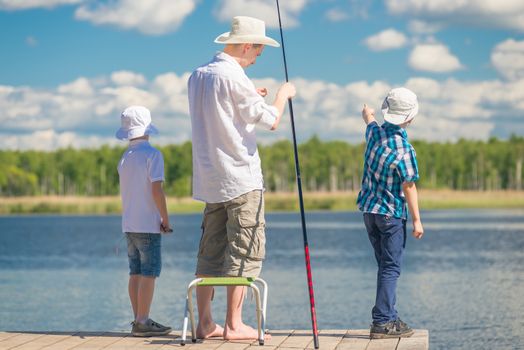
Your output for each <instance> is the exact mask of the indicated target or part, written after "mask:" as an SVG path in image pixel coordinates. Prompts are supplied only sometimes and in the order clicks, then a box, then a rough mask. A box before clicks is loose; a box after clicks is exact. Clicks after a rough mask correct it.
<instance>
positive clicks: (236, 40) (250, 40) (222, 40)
mask: <svg viewBox="0 0 524 350" xmlns="http://www.w3.org/2000/svg"><path fill="white" fill-rule="evenodd" d="M230 34H231V33H230V32H226V33H223V34H222V35H219V36H217V38H216V39H215V43H217V44H262V45H268V46H273V47H280V44H279V43H278V41H276V40H274V39H271V38H270V37H268V36H263V35H234V36H231V35H230Z"/></svg>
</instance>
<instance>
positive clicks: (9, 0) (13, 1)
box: [0, 0, 84, 10]
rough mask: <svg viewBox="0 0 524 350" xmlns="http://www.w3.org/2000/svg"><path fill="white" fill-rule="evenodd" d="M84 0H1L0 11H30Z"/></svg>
mask: <svg viewBox="0 0 524 350" xmlns="http://www.w3.org/2000/svg"><path fill="white" fill-rule="evenodd" d="M82 1H84V0H0V10H28V9H32V8H52V7H55V6H59V5H72V4H78V3H80V2H82Z"/></svg>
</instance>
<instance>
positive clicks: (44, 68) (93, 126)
mask: <svg viewBox="0 0 524 350" xmlns="http://www.w3.org/2000/svg"><path fill="white" fill-rule="evenodd" d="M280 5H281V10H282V11H283V15H284V18H283V21H284V24H285V28H284V35H285V44H286V54H287V59H288V65H289V67H288V68H289V73H290V78H291V80H292V81H293V82H294V83H295V84H296V85H297V89H298V94H297V97H296V98H295V102H294V104H295V114H296V115H295V118H296V120H297V135H298V138H299V139H300V140H305V139H307V138H309V137H311V136H312V135H318V136H319V137H321V138H322V139H326V140H327V139H341V140H346V141H348V142H361V141H362V132H363V125H362V122H361V119H360V113H359V111H360V109H361V107H362V104H363V103H368V104H369V105H371V106H373V107H374V108H375V109H376V110H377V115H380V111H379V107H380V104H381V102H382V99H383V98H384V96H385V94H386V93H387V91H388V90H389V89H391V88H392V87H396V86H407V87H409V88H410V89H412V90H413V91H414V92H415V93H417V95H418V96H419V101H420V113H419V115H418V116H417V118H416V120H415V122H414V124H413V125H412V126H410V128H409V130H408V132H409V134H410V136H411V137H412V138H419V139H426V140H431V141H455V140H457V139H459V138H468V139H483V140H485V139H487V138H489V137H492V136H496V137H500V138H507V137H508V136H509V135H511V134H512V133H513V134H517V135H524V3H523V2H522V1H521V0H498V1H494V0H464V1H461V2H457V1H454V0H382V1H379V0H374V1H373V0H360V1H357V0H282V1H281V4H280ZM234 15H251V16H255V17H259V18H261V19H263V20H265V21H266V24H267V34H268V35H269V36H271V37H273V38H275V39H277V40H279V41H280V38H279V32H278V28H277V23H278V22H277V14H276V6H275V1H273V0H245V1H240V0H217V1H204V0H200V1H199V0H149V1H133V0H113V1H91V0H0V52H1V59H0V108H1V109H0V110H1V111H2V112H0V119H1V121H2V127H1V128H0V136H1V137H0V148H3V149H6V148H8V149H56V148H58V147H66V146H73V147H97V146H98V145H99V144H105V143H109V144H115V143H116V142H117V141H116V140H115V139H114V138H113V134H114V131H115V130H116V128H117V127H118V123H119V112H120V111H121V110H123V109H124V108H125V107H126V106H127V105H130V104H141V105H145V106H146V107H148V108H150V109H151V111H152V114H153V119H154V122H155V123H156V124H157V125H158V126H159V127H160V129H161V131H162V133H161V135H160V136H159V137H158V138H157V140H156V142H158V143H161V144H166V143H178V142H183V141H185V140H188V139H189V135H190V123H189V116H188V113H187V97H186V90H185V89H186V87H185V84H186V81H187V76H188V74H189V73H190V72H191V71H192V70H193V69H194V68H195V67H196V66H198V65H200V64H202V63H205V62H206V61H208V60H209V59H210V58H211V57H212V55H213V54H214V53H215V52H216V51H217V50H220V49H221V46H220V45H217V44H214V43H213V40H214V38H215V37H216V36H217V35H219V34H221V33H223V32H226V31H228V30H229V25H230V19H231V17H232V16H234ZM247 73H248V75H249V76H250V77H252V78H253V80H254V81H255V84H256V85H258V86H265V87H267V88H269V90H270V94H269V96H268V102H272V99H273V96H274V92H275V91H276V89H277V88H278V85H279V84H280V83H281V82H282V80H283V77H284V73H283V65H282V52H281V50H280V49H275V48H269V47H268V48H266V50H264V53H263V55H262V57H261V58H260V59H259V60H258V62H257V64H256V65H255V66H253V67H250V68H248V70H247ZM288 124H289V123H286V122H284V123H283V125H284V127H283V128H282V129H281V130H278V131H277V132H273V133H270V132H266V131H263V130H260V131H259V133H258V134H259V138H260V140H261V141H262V142H272V141H274V140H277V139H282V138H289V136H290V135H289V125H288Z"/></svg>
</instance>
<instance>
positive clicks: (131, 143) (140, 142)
mask: <svg viewBox="0 0 524 350" xmlns="http://www.w3.org/2000/svg"><path fill="white" fill-rule="evenodd" d="M143 143H149V141H148V140H145V139H138V140H132V141H129V146H136V145H141V144H143Z"/></svg>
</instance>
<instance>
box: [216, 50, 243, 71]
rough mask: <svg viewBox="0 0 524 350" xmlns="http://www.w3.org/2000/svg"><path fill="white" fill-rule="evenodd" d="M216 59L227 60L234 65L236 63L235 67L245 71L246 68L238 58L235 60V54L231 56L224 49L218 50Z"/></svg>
mask: <svg viewBox="0 0 524 350" xmlns="http://www.w3.org/2000/svg"><path fill="white" fill-rule="evenodd" d="M215 60H222V61H227V62H229V63H231V64H232V65H234V66H235V67H237V68H240V69H242V72H243V71H244V68H242V66H241V65H240V63H238V62H237V60H235V59H234V58H233V56H230V55H228V54H227V53H225V52H223V51H218V52H217V53H216V55H215Z"/></svg>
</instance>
